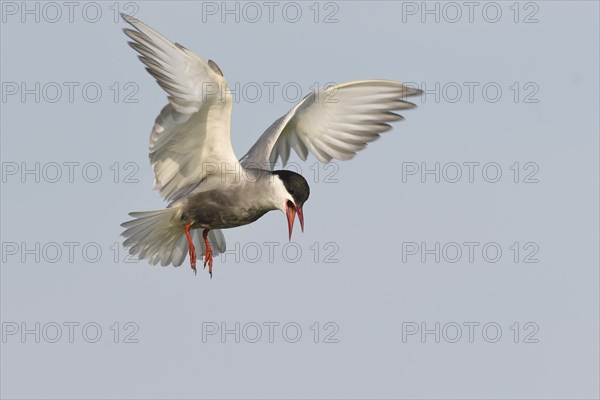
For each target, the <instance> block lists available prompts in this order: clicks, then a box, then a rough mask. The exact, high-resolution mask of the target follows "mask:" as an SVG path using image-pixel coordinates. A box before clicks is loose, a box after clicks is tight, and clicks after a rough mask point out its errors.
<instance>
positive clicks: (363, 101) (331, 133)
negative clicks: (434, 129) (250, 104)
mask: <svg viewBox="0 0 600 400" xmlns="http://www.w3.org/2000/svg"><path fill="white" fill-rule="evenodd" d="M421 93H422V92H421V90H419V89H413V88H409V87H408V86H405V85H404V84H402V83H401V82H397V81H388V80H365V81H353V82H348V83H344V84H341V85H336V86H332V87H329V88H321V89H319V90H316V91H314V92H312V93H310V94H309V95H307V96H306V97H305V98H304V99H302V100H301V101H300V102H299V103H298V104H297V105H296V106H294V108H292V109H291V110H290V111H289V112H288V113H287V114H286V115H284V116H282V117H281V118H279V119H278V120H276V121H275V122H274V123H273V124H272V125H271V126H270V127H269V128H268V129H267V130H266V131H265V132H264V133H263V134H262V136H261V137H260V138H259V139H258V141H257V142H256V143H255V144H254V145H253V146H252V147H251V148H250V150H249V151H248V153H246V155H244V157H242V159H241V161H242V165H244V166H246V167H248V166H254V167H262V168H267V167H271V168H272V167H273V165H274V164H275V162H277V159H278V158H281V161H282V163H283V165H284V166H285V164H286V163H287V161H288V160H289V156H290V149H294V151H295V152H296V153H297V154H298V156H299V157H300V158H301V159H302V160H306V158H307V156H308V153H309V152H310V153H312V154H313V155H314V156H315V157H316V158H317V159H318V160H319V161H320V162H323V163H327V162H329V161H331V160H332V159H337V160H349V159H351V158H353V157H354V156H355V155H356V153H357V152H358V151H360V150H362V149H364V148H365V147H366V146H367V143H369V142H372V141H373V140H376V139H377V138H378V137H379V135H380V134H381V133H383V132H386V131H388V130H390V129H391V126H390V125H389V123H390V122H393V121H398V120H401V119H403V117H402V116H401V115H399V114H397V113H396V112H395V111H398V110H406V109H410V108H414V107H416V106H415V104H413V103H410V102H408V101H406V100H405V99H406V98H407V97H410V96H416V95H419V94H421Z"/></svg>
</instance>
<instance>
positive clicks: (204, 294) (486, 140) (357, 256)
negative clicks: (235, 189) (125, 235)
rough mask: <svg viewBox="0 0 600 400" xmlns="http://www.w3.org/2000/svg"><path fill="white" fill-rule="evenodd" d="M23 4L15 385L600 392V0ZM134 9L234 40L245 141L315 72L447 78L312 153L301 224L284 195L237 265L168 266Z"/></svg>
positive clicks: (96, 394) (45, 393) (97, 390)
mask: <svg viewBox="0 0 600 400" xmlns="http://www.w3.org/2000/svg"><path fill="white" fill-rule="evenodd" d="M1 8H2V10H1V11H2V25H1V30H2V31H1V33H2V35H1V41H0V48H1V52H2V54H1V55H2V61H1V74H2V75H1V81H2V99H1V103H0V106H1V107H2V116H1V119H0V124H1V132H2V134H1V145H2V150H1V156H2V194H1V201H2V203H1V218H2V227H1V234H2V238H1V242H2V268H1V272H0V274H1V275H0V276H1V283H0V288H1V305H0V310H1V312H2V315H1V321H2V341H1V346H2V347H1V348H2V351H1V354H2V356H1V364H0V366H1V374H0V378H1V380H0V383H1V384H0V387H1V392H0V394H1V396H2V397H3V398H15V399H16V398H19V399H20V398H89V399H92V398H93V399H97V398H181V399H184V398H185V399H189V398H300V397H301V398H365V397H368V398H415V397H419V398H550V397H552V398H598V396H599V395H600V393H599V389H598V385H599V381H598V376H599V372H600V371H599V360H598V357H599V352H600V349H599V345H598V338H599V326H598V314H599V309H598V308H599V306H598V304H599V297H598V292H599V288H598V285H599V273H598V271H599V270H598V265H599V258H598V242H599V239H600V238H599V234H598V224H599V215H598V203H599V196H598V178H599V177H598V170H599V168H598V167H599V165H598V145H599V142H598V132H599V122H598V109H599V90H598V88H599V82H598V71H599V50H598V49H599V48H600V46H599V43H598V42H599V39H598V38H599V28H598V12H599V6H598V3H597V2H593V1H580V2H566V1H552V2H541V1H539V2H519V3H516V2H474V3H468V4H465V3H464V2H457V3H451V4H450V5H448V4H447V3H441V2H439V3H438V2H428V3H423V2H400V1H399V2H392V1H373V2H366V1H365V2H350V1H341V2H339V1H336V2H323V3H314V2H296V3H280V2H272V3H269V2H256V3H251V4H250V5H247V4H246V3H235V2H230V3H226V4H225V3H222V2H204V3H200V2H198V3H196V2H191V1H182V2H167V1H136V2H123V3H114V2H97V3H85V2H74V3H69V4H68V5H65V4H64V3H62V2H58V3H42V2H29V3H22V2H13V1H3V2H2V3H1ZM121 11H124V12H129V13H134V15H135V16H136V17H138V18H140V19H141V20H142V21H144V22H146V23H147V24H149V25H150V26H152V27H153V28H155V29H156V30H158V31H159V32H161V33H163V34H164V35H165V36H167V37H168V38H170V39H172V40H173V41H176V42H179V43H181V44H183V45H185V46H186V47H187V48H189V49H190V50H192V51H194V52H196V53H198V54H199V55H200V56H202V57H203V58H205V59H209V58H210V59H213V60H215V61H216V62H217V63H218V64H219V66H220V67H221V69H222V70H223V72H224V74H225V76H226V78H227V79H228V82H229V85H230V87H232V88H233V89H234V90H236V93H237V97H236V103H235V104H234V110H233V122H232V140H233V145H234V149H235V151H236V153H237V155H238V156H241V155H243V154H244V153H245V152H246V150H247V149H248V148H249V147H250V146H251V145H252V144H253V143H254V141H255V140H256V138H258V136H259V135H260V134H261V133H262V132H263V130H264V129H266V128H267V127H268V126H269V125H270V124H271V123H272V122H273V121H274V120H275V119H276V118H278V117H279V116H280V115H282V114H283V113H285V112H286V111H287V110H288V109H289V108H291V107H292V106H293V104H294V102H295V100H296V99H299V98H300V93H298V90H300V91H301V92H302V93H307V92H308V91H309V90H311V88H314V87H315V84H318V85H324V84H327V83H329V82H335V83H342V82H346V81H349V80H355V79H368V78H386V79H394V80H400V81H404V82H411V83H412V84H414V85H418V86H422V88H423V89H425V90H426V92H427V94H426V95H425V96H423V97H422V98H420V99H416V100H415V102H416V103H417V104H418V105H419V107H418V108H417V109H415V110H411V111H408V112H406V113H404V116H405V117H406V121H403V122H400V123H397V124H395V125H394V129H393V130H392V131H390V132H388V133H386V134H384V135H383V136H382V138H381V139H380V140H379V141H377V142H374V143H372V144H370V145H369V146H368V148H367V149H366V150H365V151H363V152H361V153H360V154H359V155H358V156H357V157H356V158H355V159H354V160H352V161H350V162H338V163H334V164H331V165H328V166H326V165H320V164H318V163H317V162H316V159H315V158H312V157H311V158H309V160H307V162H304V163H302V162H300V161H299V160H298V158H297V157H296V156H293V158H292V161H293V162H294V163H296V164H294V165H295V166H297V167H300V168H301V172H302V174H303V175H304V176H305V177H306V179H307V180H308V182H309V184H310V185H311V197H310V199H309V201H308V202H307V203H306V206H305V218H306V230H305V232H304V234H302V233H301V232H300V230H299V229H298V228H297V229H296V230H295V231H294V235H293V238H292V240H293V242H292V243H291V244H289V243H288V241H287V226H286V222H285V217H284V216H283V215H282V214H281V213H278V212H272V213H269V214H267V215H266V216H265V217H263V218H262V219H260V220H259V221H257V222H256V223H254V224H252V225H251V226H247V227H242V228H237V229H232V230H227V231H225V236H226V239H227V242H228V248H229V253H228V254H226V255H225V256H224V257H221V256H219V257H217V258H215V263H214V278H213V279H212V280H210V279H209V277H208V273H206V271H201V272H199V273H198V276H194V275H193V273H192V272H191V271H190V270H189V263H188V262H187V261H186V262H185V263H184V265H183V266H182V267H181V268H178V269H175V268H172V267H167V268H161V267H155V266H150V265H148V264H147V263H146V262H144V261H139V262H136V260H128V259H127V258H126V253H125V252H124V251H123V249H122V248H120V246H119V243H120V241H121V238H120V237H119V234H120V232H121V228H120V226H119V224H120V223H121V222H123V221H124V220H126V219H127V218H128V217H127V213H128V212H129V211H133V210H152V209H158V208H162V207H164V206H165V203H163V202H162V201H161V199H160V197H159V195H158V193H156V192H154V191H152V188H151V186H152V172H151V169H150V166H149V163H148V159H147V140H148V134H149V132H150V129H151V127H152V124H153V121H154V118H155V117H156V115H157V113H158V111H159V110H160V108H161V107H162V106H163V105H164V104H165V101H166V99H165V94H164V93H163V91H162V90H161V89H160V88H159V87H158V85H157V84H156V83H155V82H154V80H153V78H152V77H150V76H149V75H148V74H147V73H146V72H145V71H144V68H143V65H142V64H141V63H140V62H139V61H138V60H137V59H136V54H135V52H134V51H133V50H132V49H131V48H129V47H128V46H127V45H126V37H125V36H124V35H123V33H122V31H121V29H122V28H123V27H125V23H123V22H122V21H119V20H118V19H117V20H115V16H116V13H117V12H121ZM498 174H500V175H498ZM131 261H132V262H131ZM36 324H38V325H36ZM98 332H101V336H98V335H97V333H98ZM222 334H224V335H222ZM36 340H37V341H39V343H38V342H36ZM115 342H116V343H115Z"/></svg>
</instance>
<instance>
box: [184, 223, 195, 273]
mask: <svg viewBox="0 0 600 400" xmlns="http://www.w3.org/2000/svg"><path fill="white" fill-rule="evenodd" d="M190 225H192V224H187V225H185V226H184V228H183V230H184V232H185V236H186V237H187V241H188V249H189V252H190V266H191V267H192V271H194V275H196V274H198V271H197V270H196V247H195V246H194V241H193V240H192V236H191V235H190Z"/></svg>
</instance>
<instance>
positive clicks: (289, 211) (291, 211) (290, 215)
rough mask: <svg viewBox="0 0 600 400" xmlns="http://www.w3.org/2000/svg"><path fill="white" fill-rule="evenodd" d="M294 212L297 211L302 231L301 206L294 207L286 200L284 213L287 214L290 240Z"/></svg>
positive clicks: (294, 217)
mask: <svg viewBox="0 0 600 400" xmlns="http://www.w3.org/2000/svg"><path fill="white" fill-rule="evenodd" d="M296 213H298V219H299V220H300V227H301V228H302V232H304V214H303V213H302V207H296V205H295V204H294V203H292V202H291V201H288V202H287V204H286V210H285V215H286V216H287V222H288V230H289V233H290V240H292V230H293V229H294V220H295V219H296Z"/></svg>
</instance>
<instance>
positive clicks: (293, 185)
mask: <svg viewBox="0 0 600 400" xmlns="http://www.w3.org/2000/svg"><path fill="white" fill-rule="evenodd" d="M273 175H275V176H276V177H277V178H279V180H281V182H282V184H283V187H284V188H285V192H283V191H282V192H283V193H282V194H281V197H282V198H281V199H280V204H278V206H277V207H278V208H279V209H280V210H281V211H283V212H284V213H285V215H286V216H287V221H288V229H289V234H290V239H291V238H292V229H293V228H294V220H295V218H296V214H298V219H299V220H300V227H301V228H302V232H304V213H303V212H302V206H303V205H304V202H306V200H308V196H309V195H310V188H309V187H308V182H306V179H304V177H303V176H302V175H300V174H297V173H295V172H292V171H286V170H279V171H273Z"/></svg>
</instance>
